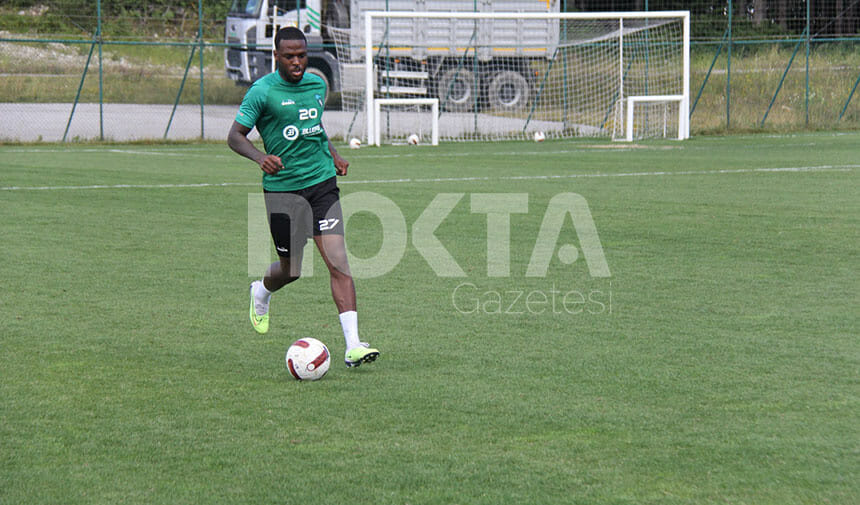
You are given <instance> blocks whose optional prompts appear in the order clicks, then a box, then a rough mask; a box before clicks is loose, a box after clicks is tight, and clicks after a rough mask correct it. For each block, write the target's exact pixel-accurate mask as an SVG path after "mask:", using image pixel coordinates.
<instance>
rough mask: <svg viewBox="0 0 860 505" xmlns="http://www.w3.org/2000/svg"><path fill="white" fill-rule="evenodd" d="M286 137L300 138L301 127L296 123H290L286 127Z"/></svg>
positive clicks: (288, 138)
mask: <svg viewBox="0 0 860 505" xmlns="http://www.w3.org/2000/svg"><path fill="white" fill-rule="evenodd" d="M284 138H285V139H287V140H296V139H297V138H299V129H298V127H296V126H295V125H288V126H287V127H286V128H284Z"/></svg>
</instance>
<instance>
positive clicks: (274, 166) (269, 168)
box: [257, 154, 284, 175]
mask: <svg viewBox="0 0 860 505" xmlns="http://www.w3.org/2000/svg"><path fill="white" fill-rule="evenodd" d="M257 163H259V164H260V170H262V171H263V172H266V173H267V174H269V175H274V174H277V173H278V172H279V171H281V170H282V169H283V168H284V164H283V163H281V158H279V157H277V156H275V155H274V154H267V155H265V156H263V157H262V158H260V160H259V161H258V162H257Z"/></svg>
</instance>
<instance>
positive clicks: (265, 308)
mask: <svg viewBox="0 0 860 505" xmlns="http://www.w3.org/2000/svg"><path fill="white" fill-rule="evenodd" d="M301 265H302V253H301V250H299V252H298V254H296V255H293V256H292V257H281V258H280V259H279V260H278V261H276V262H274V263H272V264H271V265H269V268H268V269H267V270H266V274H265V275H264V276H263V278H262V280H258V281H254V282H252V283H251V308H250V311H249V317H250V319H251V326H253V327H254V330H256V331H257V332H258V333H266V332H267V331H269V301H270V300H271V298H272V293H274V292H275V291H277V290H279V289H281V288H282V287H284V286H286V285H287V284H289V283H291V282H293V281H295V280H297V279H298V278H299V276H300V272H301V269H302V266H301Z"/></svg>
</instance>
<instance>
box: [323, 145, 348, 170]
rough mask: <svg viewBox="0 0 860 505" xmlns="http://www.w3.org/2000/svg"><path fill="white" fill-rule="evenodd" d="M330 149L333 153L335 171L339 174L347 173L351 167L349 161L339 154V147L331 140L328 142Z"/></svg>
mask: <svg viewBox="0 0 860 505" xmlns="http://www.w3.org/2000/svg"><path fill="white" fill-rule="evenodd" d="M328 150H329V152H330V153H331V157H332V158H333V159H334V170H335V173H337V175H346V171H347V169H348V168H349V162H348V161H346V160H345V159H343V157H342V156H341V155H340V154H338V152H337V149H335V148H334V145H332V143H331V141H329V143H328Z"/></svg>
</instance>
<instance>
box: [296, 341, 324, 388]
mask: <svg viewBox="0 0 860 505" xmlns="http://www.w3.org/2000/svg"><path fill="white" fill-rule="evenodd" d="M286 361H287V370H289V371H290V374H291V375H292V376H293V377H295V378H296V379H298V380H300V381H315V380H319V379H322V378H323V376H324V375H325V374H326V372H328V367H329V365H331V355H330V354H329V352H328V347H326V346H325V344H323V343H322V342H320V341H319V340H317V339H315V338H302V339H299V340H296V341H295V342H293V345H291V346H290V348H289V349H287V357H286Z"/></svg>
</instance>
